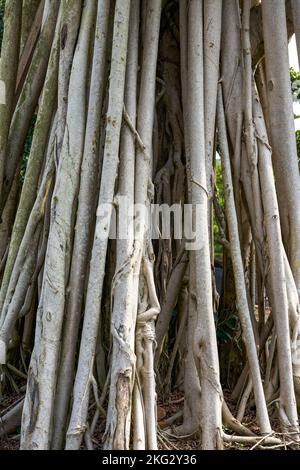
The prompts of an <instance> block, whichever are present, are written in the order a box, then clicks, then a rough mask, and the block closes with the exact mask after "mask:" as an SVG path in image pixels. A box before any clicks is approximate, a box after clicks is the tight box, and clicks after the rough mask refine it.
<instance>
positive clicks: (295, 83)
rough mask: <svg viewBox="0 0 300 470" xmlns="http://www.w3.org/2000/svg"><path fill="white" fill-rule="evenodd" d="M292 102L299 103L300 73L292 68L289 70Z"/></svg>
mask: <svg viewBox="0 0 300 470" xmlns="http://www.w3.org/2000/svg"><path fill="white" fill-rule="evenodd" d="M290 77H291V84H292V92H293V100H294V101H298V102H300V72H298V71H297V70H295V69H294V68H293V67H291V68H290Z"/></svg>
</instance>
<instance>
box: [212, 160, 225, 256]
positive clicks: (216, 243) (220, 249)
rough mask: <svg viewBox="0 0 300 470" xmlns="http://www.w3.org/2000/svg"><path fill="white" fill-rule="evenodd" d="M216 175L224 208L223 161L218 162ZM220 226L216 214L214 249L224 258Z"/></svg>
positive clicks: (216, 254)
mask: <svg viewBox="0 0 300 470" xmlns="http://www.w3.org/2000/svg"><path fill="white" fill-rule="evenodd" d="M215 177H216V188H217V196H218V201H219V204H220V206H221V207H222V208H223V209H224V188H223V179H222V166H221V162H220V161H217V162H216V167H215ZM219 238H220V237H219V227H218V223H217V220H216V217H215V216H214V251H215V258H217V259H222V256H223V246H222V245H221V243H220V242H219V241H218V239H219Z"/></svg>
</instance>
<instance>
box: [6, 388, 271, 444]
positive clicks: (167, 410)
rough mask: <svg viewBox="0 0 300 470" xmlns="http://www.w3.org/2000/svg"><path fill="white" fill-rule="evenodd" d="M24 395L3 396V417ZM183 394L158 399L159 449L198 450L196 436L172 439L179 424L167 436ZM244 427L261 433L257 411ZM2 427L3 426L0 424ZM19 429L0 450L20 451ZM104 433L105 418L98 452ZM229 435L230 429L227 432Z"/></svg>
mask: <svg viewBox="0 0 300 470" xmlns="http://www.w3.org/2000/svg"><path fill="white" fill-rule="evenodd" d="M18 386H19V387H20V388H21V389H22V387H23V386H24V384H22V383H20V382H18ZM225 395H226V396H225V398H226V403H227V404H228V406H229V408H230V409H231V411H232V413H235V404H234V403H233V402H232V400H231V399H230V394H229V393H225ZM22 396H23V393H22V392H17V391H15V392H12V393H11V394H10V395H9V396H5V397H3V399H2V400H1V402H0V414H1V413H2V412H3V411H4V410H6V409H7V408H8V407H10V406H11V405H13V403H16V402H17V401H19V400H20V399H21V398H22ZM183 400H184V398H183V394H182V393H181V392H175V393H172V394H170V395H169V397H168V398H167V399H165V400H158V408H157V413H158V425H159V428H158V429H159V430H158V447H159V449H162V450H197V449H198V448H199V439H198V437H197V436H196V435H193V436H188V437H184V438H179V437H176V438H175V437H173V435H174V434H175V433H176V424H174V425H171V426H168V428H169V431H170V429H171V434H172V437H170V436H169V435H168V436H167V435H166V433H165V431H164V430H165V429H166V420H167V419H168V418H170V417H171V416H173V415H175V414H176V413H177V412H179V411H180V410H181V409H182V406H183ZM243 424H244V425H245V426H246V427H248V428H249V429H251V431H253V432H254V433H258V426H257V424H256V419H255V412H254V411H253V410H249V409H247V412H246V414H245V417H244V421H243ZM0 425H1V424H0ZM272 425H273V429H275V430H276V429H278V423H277V422H276V421H273V422H272ZM19 432H20V429H18V430H17V431H16V433H15V435H12V436H4V437H2V438H0V450H18V448H19V444H20V435H19ZM104 432H105V418H102V419H100V420H99V424H98V426H97V430H96V433H95V435H94V438H93V443H94V446H95V449H99V450H101V447H102V440H103V435H104ZM226 432H227V433H230V430H228V429H226ZM224 448H225V450H250V448H251V446H247V445H243V444H235V443H232V444H227V443H225V444H224Z"/></svg>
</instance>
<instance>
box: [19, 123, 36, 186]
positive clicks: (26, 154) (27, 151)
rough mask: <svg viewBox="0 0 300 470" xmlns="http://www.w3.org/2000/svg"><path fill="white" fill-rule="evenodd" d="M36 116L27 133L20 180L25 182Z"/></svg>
mask: <svg viewBox="0 0 300 470" xmlns="http://www.w3.org/2000/svg"><path fill="white" fill-rule="evenodd" d="M36 118H37V117H36V116H34V117H33V119H32V121H31V125H30V128H29V131H28V133H27V137H26V141H25V146H24V152H23V157H22V161H21V170H20V182H21V184H23V182H24V178H25V173H26V168H27V162H28V158H29V154H30V149H31V144H32V138H33V132H34V127H35V123H36Z"/></svg>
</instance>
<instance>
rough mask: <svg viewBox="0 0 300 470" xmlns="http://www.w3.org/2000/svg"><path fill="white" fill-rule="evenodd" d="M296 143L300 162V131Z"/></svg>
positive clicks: (297, 133)
mask: <svg viewBox="0 0 300 470" xmlns="http://www.w3.org/2000/svg"><path fill="white" fill-rule="evenodd" d="M296 143H297V154H298V160H299V161H300V130H298V131H296Z"/></svg>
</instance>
